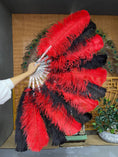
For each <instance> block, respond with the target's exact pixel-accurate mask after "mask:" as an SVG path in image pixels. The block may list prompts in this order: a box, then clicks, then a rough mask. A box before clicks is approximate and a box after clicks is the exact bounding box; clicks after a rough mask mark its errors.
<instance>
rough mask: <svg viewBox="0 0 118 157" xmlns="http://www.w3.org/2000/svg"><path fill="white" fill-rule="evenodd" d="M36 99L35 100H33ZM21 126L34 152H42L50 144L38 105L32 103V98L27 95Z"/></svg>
mask: <svg viewBox="0 0 118 157" xmlns="http://www.w3.org/2000/svg"><path fill="white" fill-rule="evenodd" d="M33 99H34V98H33ZM21 124H22V128H23V129H24V133H25V134H26V137H27V138H26V141H27V144H28V147H29V148H30V149H31V150H32V151H40V150H41V149H42V148H43V147H44V146H46V145H47V144H48V142H49V137H48V134H47V130H46V127H45V124H44V122H43V119H42V117H41V115H40V113H39V109H38V108H37V107H36V104H34V103H33V102H32V96H30V95H29V94H27V95H26V96H25V99H24V105H23V115H22V116H21Z"/></svg>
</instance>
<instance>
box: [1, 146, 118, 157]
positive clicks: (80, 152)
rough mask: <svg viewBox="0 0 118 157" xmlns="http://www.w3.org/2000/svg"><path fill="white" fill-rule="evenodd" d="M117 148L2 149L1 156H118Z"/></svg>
mask: <svg viewBox="0 0 118 157" xmlns="http://www.w3.org/2000/svg"><path fill="white" fill-rule="evenodd" d="M117 148H118V147H117V146H88V147H87V146H86V147H83V146H81V147H64V148H58V149H45V150H41V151H40V152H31V151H26V152H20V153H19V152H16V151H15V150H14V149H0V157H8V156H10V157H118V149H117Z"/></svg>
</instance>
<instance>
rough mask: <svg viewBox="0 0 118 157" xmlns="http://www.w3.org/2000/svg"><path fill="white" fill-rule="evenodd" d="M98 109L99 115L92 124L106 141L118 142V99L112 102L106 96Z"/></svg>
mask: <svg viewBox="0 0 118 157" xmlns="http://www.w3.org/2000/svg"><path fill="white" fill-rule="evenodd" d="M101 103H102V104H101ZM96 111H97V116H96V118H95V122H94V123H92V124H93V127H94V128H95V129H97V132H98V134H99V136H100V137H101V138H102V139H103V140H105V141H106V142H112V143H118V99H116V100H115V103H114V104H111V101H110V100H109V99H106V98H105V97H104V98H103V99H101V100H100V105H99V106H98V107H97V108H96Z"/></svg>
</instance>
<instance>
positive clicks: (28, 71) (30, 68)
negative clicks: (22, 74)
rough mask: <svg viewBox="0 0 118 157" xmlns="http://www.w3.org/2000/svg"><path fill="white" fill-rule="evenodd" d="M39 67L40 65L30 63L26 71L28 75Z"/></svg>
mask: <svg viewBox="0 0 118 157" xmlns="http://www.w3.org/2000/svg"><path fill="white" fill-rule="evenodd" d="M39 65H40V63H38V64H36V62H32V63H30V64H29V66H28V70H27V73H28V75H31V74H33V73H34V72H35V71H36V69H37V68H38V66H39Z"/></svg>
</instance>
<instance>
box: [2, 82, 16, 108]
mask: <svg viewBox="0 0 118 157" xmlns="http://www.w3.org/2000/svg"><path fill="white" fill-rule="evenodd" d="M12 88H14V84H13V82H12V81H11V79H6V80H0V105H1V104H4V103H5V102H6V101H7V100H9V99H10V98H11V89H12Z"/></svg>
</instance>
